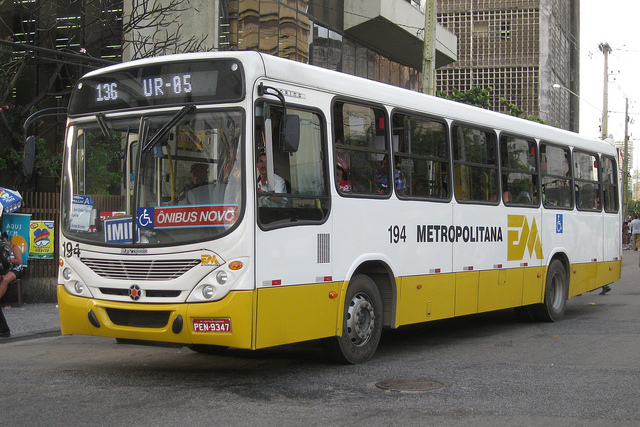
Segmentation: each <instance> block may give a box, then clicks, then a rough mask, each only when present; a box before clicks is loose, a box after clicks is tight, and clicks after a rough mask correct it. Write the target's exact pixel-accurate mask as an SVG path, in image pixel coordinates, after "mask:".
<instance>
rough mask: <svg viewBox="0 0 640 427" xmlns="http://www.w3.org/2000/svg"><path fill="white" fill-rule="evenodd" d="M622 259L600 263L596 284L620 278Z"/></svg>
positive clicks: (604, 283) (602, 284)
mask: <svg viewBox="0 0 640 427" xmlns="http://www.w3.org/2000/svg"><path fill="white" fill-rule="evenodd" d="M621 271H622V261H610V262H600V263H598V273H597V276H596V286H598V287H599V286H604V285H608V284H609V283H613V282H615V281H616V280H619V279H620V273H621Z"/></svg>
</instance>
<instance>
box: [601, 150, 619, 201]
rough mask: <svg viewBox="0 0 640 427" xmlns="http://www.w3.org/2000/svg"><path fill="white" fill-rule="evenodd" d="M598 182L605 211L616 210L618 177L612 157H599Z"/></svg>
mask: <svg viewBox="0 0 640 427" xmlns="http://www.w3.org/2000/svg"><path fill="white" fill-rule="evenodd" d="M600 165H601V169H600V182H601V184H602V196H603V203H602V204H603V206H604V211H605V212H611V213H617V212H618V177H617V173H616V172H617V170H618V168H617V167H616V161H615V160H614V159H613V158H612V157H608V156H602V157H601V158H600Z"/></svg>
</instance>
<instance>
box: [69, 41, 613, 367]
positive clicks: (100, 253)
mask: <svg viewBox="0 0 640 427" xmlns="http://www.w3.org/2000/svg"><path fill="white" fill-rule="evenodd" d="M68 113H69V117H68V130H67V135H66V144H65V145H66V147H65V155H64V167H63V170H64V177H63V188H62V205H61V228H62V230H61V231H62V233H61V254H62V255H61V259H60V270H59V286H58V303H59V308H60V319H61V326H62V333H63V334H83V335H97V336H104V337H113V338H116V339H118V340H120V341H125V342H164V343H174V344H178V345H187V346H189V347H190V348H192V349H194V350H196V351H201V352H209V351H214V350H218V349H220V348H226V347H234V348H242V349H261V348H265V347H271V346H277V345H282V344H288V343H295V342H301V341H307V340H316V339H325V340H326V343H327V348H328V350H329V351H330V353H331V354H332V355H333V356H334V357H336V358H337V359H338V360H340V361H342V362H346V363H361V362H364V361H366V360H368V359H369V358H370V357H371V356H372V355H373V354H374V352H375V350H376V347H377V346H378V343H379V340H380V336H381V333H382V330H383V328H385V327H386V328H398V327H400V326H403V325H408V324H414V323H419V322H427V321H431V320H437V319H445V318H451V317H455V316H465V315H470V314H474V313H480V312H486V311H491V310H500V309H505V308H514V309H515V311H516V314H517V316H518V317H519V318H527V319H534V320H541V321H556V320H559V319H560V318H561V317H562V316H563V314H564V311H565V305H566V300H567V299H568V298H570V297H572V296H574V295H578V294H581V293H584V292H588V291H591V290H594V289H597V288H598V287H601V286H603V285H606V284H609V283H611V282H614V281H615V280H617V279H618V278H619V277H620V269H621V263H622V252H621V232H620V230H621V222H620V221H621V220H620V213H619V208H620V197H619V185H618V167H617V156H616V150H615V149H614V147H612V146H611V145H609V144H607V143H605V142H602V141H598V140H590V139H585V138H582V137H580V136H578V135H577V134H574V133H570V132H566V131H562V130H558V129H555V128H553V127H550V126H545V125H541V124H537V123H533V122H529V121H525V120H520V119H517V118H513V117H510V116H507V115H504V114H499V113H495V112H490V111H487V110H482V109H478V108H474V107H470V106H467V105H462V104H459V103H455V102H450V101H447V100H443V99H438V98H435V97H430V96H426V95H423V94H420V93H415V92H411V91H408V90H404V89H401V88H397V87H392V86H388V85H385V84H380V83H376V82H373V81H369V80H365V79H361V78H357V77H353V76H349V75H345V74H342V73H337V72H333V71H329V70H326V69H321V68H317V67H313V66H309V65H305V64H300V63H297V62H292V61H289V60H285V59H281V58H276V57H273V56H269V55H264V54H260V53H256V52H224V53H203V54H185V55H176V56H165V57H161V58H153V59H145V60H140V61H134V62H130V63H125V64H120V65H115V66H111V67H107V68H104V69H101V70H97V71H93V72H91V73H89V74H87V75H85V76H84V77H83V78H81V79H80V80H79V82H78V83H77V85H76V86H75V89H74V92H73V94H72V97H71V100H70V104H69V110H68Z"/></svg>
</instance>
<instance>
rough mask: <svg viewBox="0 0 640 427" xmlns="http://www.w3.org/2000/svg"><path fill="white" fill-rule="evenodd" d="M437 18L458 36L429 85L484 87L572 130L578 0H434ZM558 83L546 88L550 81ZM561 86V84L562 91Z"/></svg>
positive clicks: (497, 97)
mask: <svg viewBox="0 0 640 427" xmlns="http://www.w3.org/2000/svg"><path fill="white" fill-rule="evenodd" d="M437 3H438V22H439V23H440V24H441V25H443V26H444V27H445V28H446V29H448V30H449V31H450V32H452V33H453V34H455V35H456V36H457V38H458V60H457V61H456V62H455V63H452V64H449V65H447V66H444V67H442V68H439V69H437V70H436V85H437V90H438V91H442V92H448V91H450V90H451V88H456V89H458V90H461V91H466V90H469V89H471V88H472V87H476V86H477V87H482V88H486V87H491V88H492V89H493V92H492V104H493V108H494V110H496V111H503V112H506V111H508V107H506V106H503V105H501V103H500V99H505V100H506V101H507V102H508V103H510V104H514V105H516V106H518V107H520V108H522V109H523V110H524V112H525V114H526V115H532V116H536V117H540V118H541V119H543V120H545V121H546V122H547V123H548V124H549V125H552V126H558V127H560V128H564V129H568V130H572V131H574V132H577V131H578V127H579V118H578V117H579V111H578V108H579V106H578V104H579V102H578V101H579V99H578V97H577V96H576V95H573V94H572V93H571V92H573V93H574V94H579V91H580V89H579V88H580V80H579V79H580V77H579V76H580V63H579V50H580V45H579V40H580V24H579V23H580V2H579V0H437ZM554 84H556V85H560V86H561V88H560V90H557V89H556V90H554V89H553V85H554ZM562 88H566V89H569V90H563V89H562Z"/></svg>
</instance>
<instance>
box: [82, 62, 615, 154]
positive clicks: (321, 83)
mask: <svg viewBox="0 0 640 427" xmlns="http://www.w3.org/2000/svg"><path fill="white" fill-rule="evenodd" d="M221 58H235V59H239V60H240V61H241V62H242V63H243V67H244V71H245V75H246V78H247V81H249V82H251V81H255V80H257V79H259V78H262V77H265V78H269V79H271V80H273V81H280V82H282V83H283V84H293V85H296V86H300V87H308V88H312V89H314V90H320V91H324V92H327V93H333V94H339V96H343V97H346V98H357V99H358V100H360V101H367V102H372V103H378V104H385V105H387V106H389V107H391V108H398V109H403V110H408V111H414V112H416V113H423V114H429V115H433V116H436V117H443V118H447V119H450V120H453V121H460V122H464V123H467V124H473V125H477V126H484V127H489V128H494V129H497V130H499V131H501V132H507V133H513V134H516V135H527V136H532V137H535V138H538V139H540V140H544V141H547V142H561V143H563V144H568V145H572V146H575V147H578V148H581V149H585V150H592V151H600V152H604V153H608V154H610V155H615V153H616V149H615V147H614V146H613V145H612V144H610V143H608V142H606V141H602V140H600V139H595V138H585V137H583V136H581V135H579V134H577V133H574V132H570V131H567V130H563V129H558V128H555V127H553V126H549V125H545V124H541V123H536V122H533V121H530V120H525V119H521V118H517V117H513V116H509V115H507V114H504V113H498V112H494V111H490V110H485V109H482V108H478V107H474V106H470V105H466V104H462V103H459V102H455V101H450V100H446V99H443V98H437V97H434V96H430V95H426V94H423V93H420V92H416V91H412V90H408V89H404V88H401V87H397V86H392V85H389V84H385V83H380V82H376V81H373V80H368V79H365V78H361V77H356V76H352V75H350V74H346V73H341V72H337V71H333V70H329V69H326V68H321V67H317V66H313V65H309V64H303V63H301V62H297V61H292V60H289V59H286V58H280V57H276V56H273V55H268V54H264V53H259V52H253V51H242V52H238V51H225V52H200V53H185V54H176V55H167V56H161V57H154V58H145V59H139V60H135V61H131V62H125V63H122V64H116V65H112V66H108V67H104V68H101V69H99V70H94V71H91V72H90V73H87V74H86V75H85V77H92V76H98V75H102V74H105V73H110V72H114V71H119V70H123V69H128V68H131V67H138V66H144V65H151V64H158V63H161V62H177V61H193V60H206V59H221ZM310 82H312V83H310Z"/></svg>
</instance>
